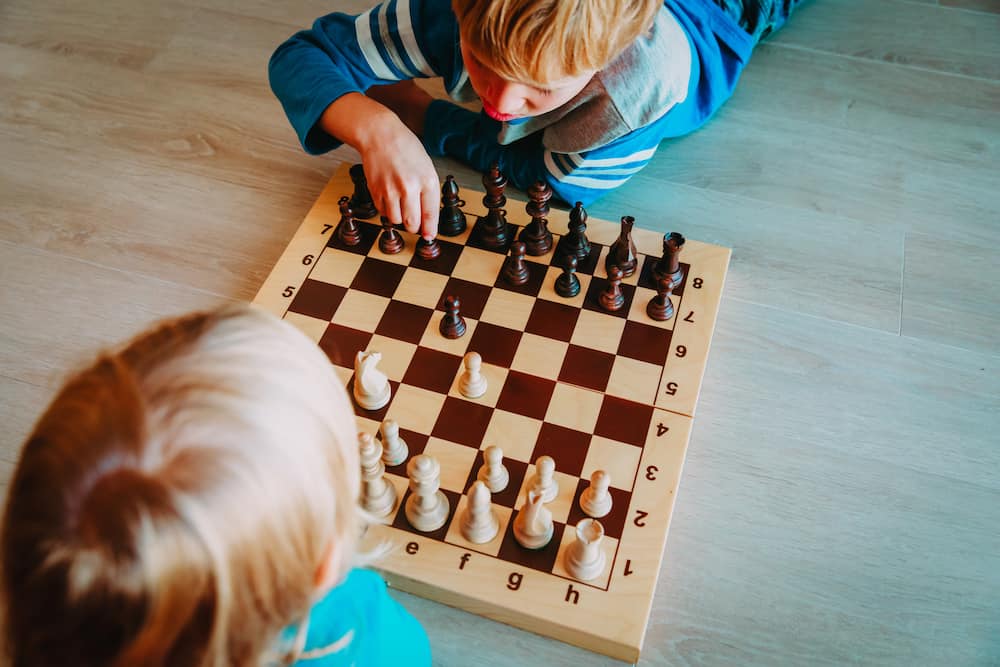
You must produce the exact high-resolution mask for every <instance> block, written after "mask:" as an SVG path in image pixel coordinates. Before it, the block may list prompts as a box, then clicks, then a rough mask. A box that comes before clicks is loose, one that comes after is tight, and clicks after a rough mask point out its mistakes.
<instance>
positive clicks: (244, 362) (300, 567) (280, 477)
mask: <svg viewBox="0 0 1000 667" xmlns="http://www.w3.org/2000/svg"><path fill="white" fill-rule="evenodd" d="M359 476H360V472H359V463H358V449H357V436H356V431H355V421H354V416H353V412H352V410H351V407H350V404H349V401H348V398H347V396H346V392H345V391H344V389H343V387H342V386H341V385H340V383H339V382H338V380H337V377H336V375H335V373H334V372H333V370H332V368H331V366H330V364H329V362H328V361H327V359H326V357H325V356H324V355H323V353H322V352H321V351H320V350H319V348H318V347H317V346H316V345H315V344H314V343H312V341H310V340H308V339H307V338H306V337H305V336H304V335H303V334H301V333H300V332H298V331H297V330H295V329H294V328H293V327H292V326H291V325H289V324H287V323H285V322H282V321H280V320H278V319H276V318H274V317H272V316H270V315H267V314H265V313H264V312H262V311H259V310H256V309H252V308H249V307H238V308H228V309H225V310H222V311H219V312H215V313H209V314H198V315H193V316H189V317H185V318H181V319H178V320H175V321H172V322H168V323H165V324H163V325H161V326H159V327H158V328H156V329H154V330H152V331H150V332H148V333H146V334H144V335H141V336H139V337H138V338H136V339H135V340H134V341H133V342H132V343H130V344H129V345H128V346H127V347H125V348H124V349H122V350H120V351H118V352H114V353H109V354H105V355H103V356H101V357H100V358H99V359H98V360H97V362H96V363H95V364H94V365H93V366H91V367H90V368H88V369H86V370H84V371H83V372H81V373H79V374H78V375H76V376H75V377H73V378H72V379H70V380H69V382H68V383H67V384H66V386H65V387H63V389H62V390H61V391H60V392H59V394H58V395H57V397H56V398H55V400H54V401H53V403H52V404H51V405H50V406H49V408H48V410H47V411H46V412H45V414H44V415H43V416H42V417H41V419H40V421H39V422H38V424H37V425H36V427H35V430H34V432H33V434H32V435H31V436H30V438H29V440H28V442H27V444H26V445H25V447H24V450H23V452H22V454H21V459H20V461H19V463H18V466H17V470H16V472H15V475H14V479H13V481H12V483H11V487H10V494H9V498H8V504H7V509H6V514H5V516H4V524H3V531H2V538H0V544H2V557H3V585H4V594H5V596H4V597H5V600H4V601H5V606H6V614H7V619H6V620H7V626H6V627H7V637H8V644H9V651H10V655H11V657H12V658H13V664H14V665H15V666H16V667H17V666H21V665H43V664H44V665H64V664H65V665H71V664H72V665H75V666H81V667H86V666H89V665H115V666H121V667H124V666H126V665H128V666H131V665H150V666H156V665H212V666H216V667H221V666H222V665H252V664H258V662H259V660H260V656H261V655H263V654H264V653H265V651H267V650H269V649H270V648H272V647H273V642H274V640H275V638H276V637H277V636H278V635H279V634H280V633H281V630H282V628H284V627H286V626H287V625H288V624H289V623H292V622H294V621H297V620H299V619H302V618H303V617H304V616H305V615H306V614H307V612H308V609H309V607H310V606H311V604H312V603H313V602H314V601H315V595H316V593H317V590H316V586H317V571H318V570H319V569H321V568H322V565H323V563H329V564H330V567H331V568H332V576H333V578H334V580H336V579H338V578H339V577H340V576H342V574H343V573H344V572H345V571H346V569H347V568H348V561H350V560H351V559H352V557H353V554H354V549H355V544H356V540H357V537H358V534H359V531H360V529H361V525H360V522H361V519H360V518H359V514H358V512H357V510H356V507H357V505H356V500H357V497H358V491H359V485H360V480H359ZM331 550H332V556H331Z"/></svg>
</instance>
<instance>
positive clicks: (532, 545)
mask: <svg viewBox="0 0 1000 667" xmlns="http://www.w3.org/2000/svg"><path fill="white" fill-rule="evenodd" d="M554 530H555V527H554V526H553V525H552V512H550V511H549V510H548V509H546V508H545V504H544V502H543V501H542V495H541V494H540V493H538V492H537V491H535V490H531V491H528V500H527V501H526V502H525V503H524V506H523V507H521V510H520V511H519V512H518V513H517V517H516V518H515V519H514V539H515V540H517V542H518V544H520V545H521V546H522V547H524V548H525V549H541V548H542V547H544V546H545V545H546V544H548V543H549V541H550V540H551V539H552V533H553V531H554Z"/></svg>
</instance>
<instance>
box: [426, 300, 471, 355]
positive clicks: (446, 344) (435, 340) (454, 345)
mask: <svg viewBox="0 0 1000 667" xmlns="http://www.w3.org/2000/svg"><path fill="white" fill-rule="evenodd" d="M442 319H444V311H435V312H434V314H433V315H432V316H431V321H430V322H428V323H427V328H426V329H424V335H423V337H421V339H420V346H421V347H429V348H431V349H434V350H439V351H441V352H448V353H449V354H454V355H456V356H459V357H464V356H465V352H466V351H467V350H468V348H469V341H470V340H472V334H473V333H475V331H476V320H472V319H469V318H468V317H466V318H464V319H465V327H466V330H465V334H463V335H462V336H461V337H459V338H454V339H452V338H445V337H444V336H442V335H441V328H440V327H441V320H442Z"/></svg>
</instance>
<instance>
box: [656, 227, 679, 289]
mask: <svg viewBox="0 0 1000 667" xmlns="http://www.w3.org/2000/svg"><path fill="white" fill-rule="evenodd" d="M683 249H684V237H683V236H682V235H681V234H678V233H677V232H670V233H669V234H664V235H663V256H662V257H660V259H659V260H657V262H656V264H654V265H653V276H654V277H655V278H657V279H659V278H669V279H670V287H671V289H674V288H676V287H677V286H678V285H680V284H681V281H682V280H684V270H683V269H681V258H680V253H681V250H683Z"/></svg>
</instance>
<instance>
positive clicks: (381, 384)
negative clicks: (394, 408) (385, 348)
mask: <svg viewBox="0 0 1000 667" xmlns="http://www.w3.org/2000/svg"><path fill="white" fill-rule="evenodd" d="M381 360H382V355H381V354H379V353H378V352H360V351H359V352H358V354H357V356H356V357H355V358H354V400H355V401H357V403H358V406H359V407H360V408H361V409H362V410H381V409H382V408H384V407H385V406H386V405H388V403H389V398H390V397H391V395H392V387H391V386H390V385H389V378H388V377H386V375H385V373H383V372H382V371H380V370H379V369H378V365H377V364H378V362H379V361H381Z"/></svg>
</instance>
